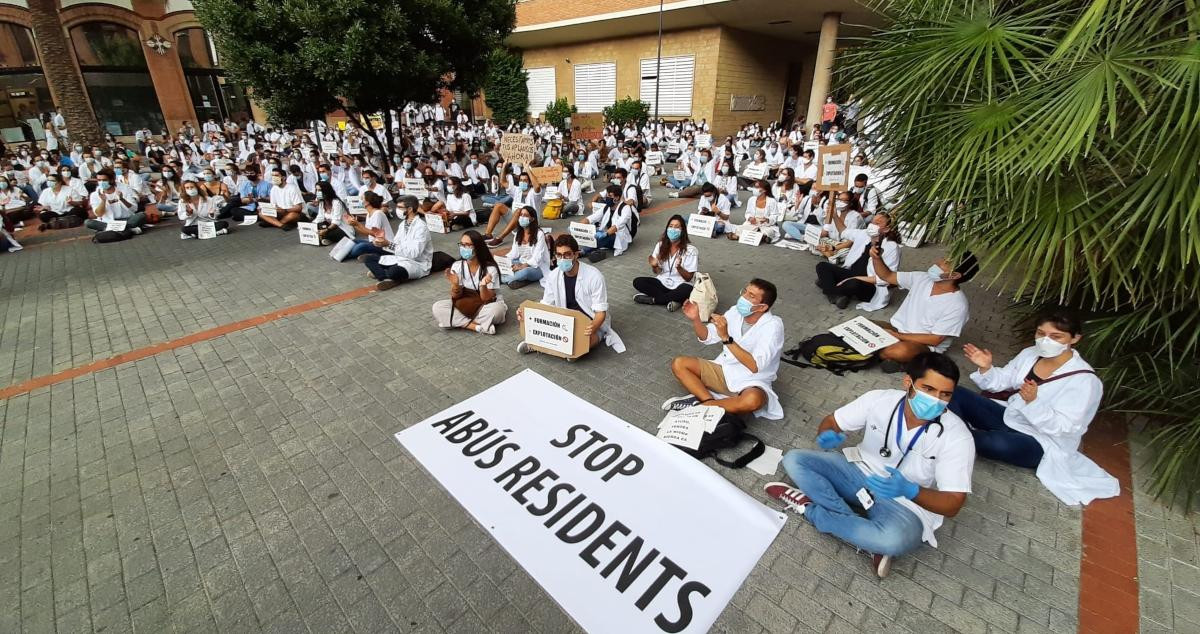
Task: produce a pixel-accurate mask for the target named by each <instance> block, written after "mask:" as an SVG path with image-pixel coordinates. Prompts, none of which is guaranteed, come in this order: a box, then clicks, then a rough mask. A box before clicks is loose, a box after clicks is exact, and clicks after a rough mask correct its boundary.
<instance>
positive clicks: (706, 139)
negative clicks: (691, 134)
mask: <svg viewBox="0 0 1200 634" xmlns="http://www.w3.org/2000/svg"><path fill="white" fill-rule="evenodd" d="M696 147H697V148H699V149H704V148H707V147H712V135H711V134H697V135H696Z"/></svg>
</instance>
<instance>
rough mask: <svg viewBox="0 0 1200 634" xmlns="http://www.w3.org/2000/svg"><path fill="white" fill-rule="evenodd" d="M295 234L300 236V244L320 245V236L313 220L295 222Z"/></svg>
mask: <svg viewBox="0 0 1200 634" xmlns="http://www.w3.org/2000/svg"><path fill="white" fill-rule="evenodd" d="M296 235H298V236H300V244H310V245H312V246H314V247H319V246H321V236H320V235H318V234H317V223H315V222H297V223H296Z"/></svg>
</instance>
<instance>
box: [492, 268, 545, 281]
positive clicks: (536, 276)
mask: <svg viewBox="0 0 1200 634" xmlns="http://www.w3.org/2000/svg"><path fill="white" fill-rule="evenodd" d="M541 279H542V270H541V269H539V268H538V267H536V266H529V267H526V268H523V269H521V270H520V271H513V274H512V275H502V276H500V281H501V282H502V283H504V284H508V283H509V282H537V281H539V280H541Z"/></svg>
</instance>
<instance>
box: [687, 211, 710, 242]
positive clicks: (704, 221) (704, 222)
mask: <svg viewBox="0 0 1200 634" xmlns="http://www.w3.org/2000/svg"><path fill="white" fill-rule="evenodd" d="M716 230H717V218H716V216H704V215H701V214H699V213H695V214H692V215H690V216H688V224H687V232H688V235H692V236H701V237H704V238H711V237H713V233H714V232H716Z"/></svg>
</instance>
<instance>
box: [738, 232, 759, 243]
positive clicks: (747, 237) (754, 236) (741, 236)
mask: <svg viewBox="0 0 1200 634" xmlns="http://www.w3.org/2000/svg"><path fill="white" fill-rule="evenodd" d="M762 239H763V234H762V232H761V231H759V230H758V229H742V230H741V231H739V232H738V244H748V245H750V246H752V247H756V246H758V245H760V244H762Z"/></svg>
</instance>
